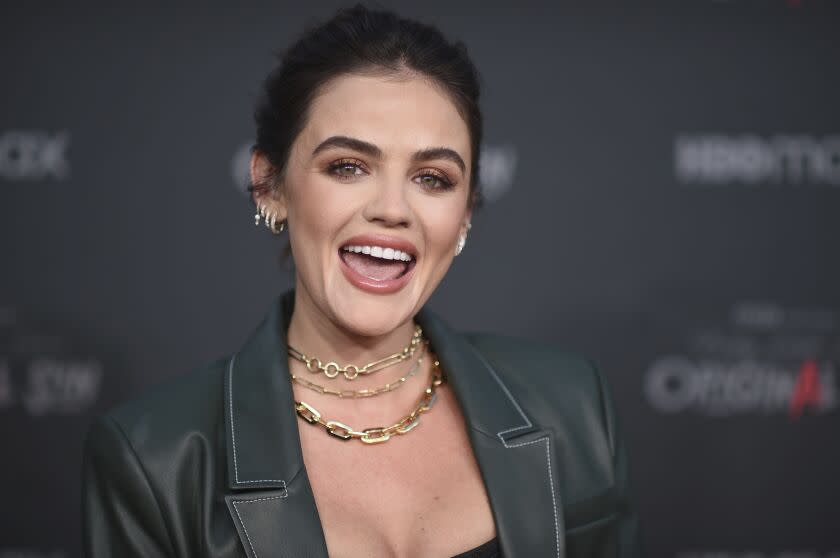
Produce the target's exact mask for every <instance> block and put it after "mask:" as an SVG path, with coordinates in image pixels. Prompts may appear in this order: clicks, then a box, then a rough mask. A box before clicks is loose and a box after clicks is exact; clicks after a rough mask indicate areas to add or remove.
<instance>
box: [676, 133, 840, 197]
mask: <svg viewBox="0 0 840 558" xmlns="http://www.w3.org/2000/svg"><path fill="white" fill-rule="evenodd" d="M674 173H675V175H676V179H677V181H678V182H679V183H681V184H684V185H691V186H716V187H719V186H754V185H770V184H773V185H784V186H840V135H827V136H811V135H781V134H779V135H771V136H766V137H764V136H759V135H750V134H744V135H722V134H681V135H678V136H677V137H676V139H675V140H674Z"/></svg>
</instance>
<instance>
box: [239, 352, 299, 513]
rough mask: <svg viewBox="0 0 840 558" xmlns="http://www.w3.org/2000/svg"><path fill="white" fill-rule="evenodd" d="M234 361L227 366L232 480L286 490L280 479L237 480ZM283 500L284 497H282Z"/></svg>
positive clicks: (284, 482) (284, 483) (283, 482)
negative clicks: (274, 485)
mask: <svg viewBox="0 0 840 558" xmlns="http://www.w3.org/2000/svg"><path fill="white" fill-rule="evenodd" d="M235 360H236V354H234V355H233V356H232V357H230V363H229V364H228V406H229V411H230V439H231V443H232V444H233V478H234V480H235V481H236V484H245V483H252V482H279V483H280V484H281V488H282V489H283V490H285V489H286V481H284V480H281V479H257V480H242V481H241V480H239V464H238V461H237V459H236V429H235V428H234V424H233V362H234V361H235ZM283 497H284V498H285V496H283Z"/></svg>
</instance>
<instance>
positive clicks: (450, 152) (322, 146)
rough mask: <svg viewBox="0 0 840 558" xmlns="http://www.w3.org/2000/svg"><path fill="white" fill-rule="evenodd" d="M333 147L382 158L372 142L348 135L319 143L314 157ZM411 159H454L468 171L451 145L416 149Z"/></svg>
mask: <svg viewBox="0 0 840 558" xmlns="http://www.w3.org/2000/svg"><path fill="white" fill-rule="evenodd" d="M331 147H346V148H348V149H353V150H355V151H358V152H360V153H364V154H365V155H369V156H371V157H375V158H377V159H378V158H380V157H382V150H381V149H379V148H378V147H377V146H375V145H374V144H372V143H368V142H366V141H362V140H360V139H356V138H351V137H348V136H330V137H328V138H327V139H325V140H324V141H322V142H321V143H319V144H318V147H316V148H315V149H314V150H313V151H312V156H313V157H314V156H315V155H317V154H318V153H320V152H321V151H325V150H327V149H329V148H331ZM411 159H412V160H413V161H415V162H426V161H432V160H434V159H446V160H449V161H452V162H453V163H455V164H456V165H458V168H460V169H461V172H462V173H465V172H466V171H467V165H466V163H464V159H462V158H461V156H460V155H458V152H457V151H455V150H454V149H450V148H449V147H428V148H426V149H421V150H419V151H415V152H414V154H413V155H412V156H411Z"/></svg>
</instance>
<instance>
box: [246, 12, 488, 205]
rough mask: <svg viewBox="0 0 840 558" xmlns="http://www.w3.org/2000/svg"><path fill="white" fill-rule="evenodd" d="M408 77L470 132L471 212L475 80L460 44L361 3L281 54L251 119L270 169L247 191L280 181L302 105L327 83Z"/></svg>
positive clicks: (473, 198) (477, 141)
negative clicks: (428, 83) (430, 89)
mask: <svg viewBox="0 0 840 558" xmlns="http://www.w3.org/2000/svg"><path fill="white" fill-rule="evenodd" d="M404 71H410V72H411V71H413V72H418V73H421V74H423V75H424V76H426V77H428V78H431V79H432V80H433V82H434V83H436V84H437V85H438V86H440V87H441V88H442V90H443V91H445V92H446V93H447V94H448V95H449V97H450V98H451V99H452V102H453V103H454V104H455V107H456V108H457V110H458V112H459V114H460V115H461V117H462V118H463V119H464V122H466V124H467V128H468V130H469V133H470V141H471V148H472V160H471V162H470V197H469V203H470V204H471V206H477V205H478V204H479V203H480V199H481V196H480V192H479V186H478V185H479V182H478V160H479V150H480V146H481V134H482V116H481V110H480V109H479V104H478V97H479V75H478V71H477V70H476V68H475V66H474V65H473V63H472V61H471V60H470V58H469V56H468V54H467V48H466V46H464V44H463V43H461V42H460V41H457V42H454V43H453V42H449V41H447V40H446V38H445V37H444V36H443V34H442V33H441V32H440V31H439V30H438V29H437V28H435V27H433V26H431V25H427V24H424V23H419V22H416V21H412V20H408V19H403V18H401V17H399V16H398V15H396V14H395V13H393V12H389V11H380V10H371V9H368V8H366V7H365V6H363V5H361V4H356V5H355V6H353V7H351V8H343V9H341V10H339V11H338V12H337V13H336V14H335V15H334V16H333V17H332V18H330V19H329V20H327V21H326V22H324V23H321V24H320V25H318V26H316V27H313V28H310V29H308V30H307V31H306V32H305V33H304V34H303V35H302V36H301V37H300V38H299V39H298V40H297V41H296V42H295V43H294V44H292V45H291V46H290V47H289V48H288V49H287V50H286V51H285V52H284V53H283V54H282V55H281V56H280V64H279V65H278V66H277V67H276V68H275V69H274V70H273V71H272V72H271V73H270V74H269V75H268V77H267V78H266V79H265V82H264V84H263V90H262V95H261V96H260V99H259V101H258V103H257V107H256V111H255V112H254V118H255V120H256V124H257V140H256V144H255V145H254V146H253V147H252V152H253V151H259V152H261V153H263V154H264V155H265V156H266V157H267V158H268V161H269V162H270V163H271V166H272V167H273V172H272V174H271V176H269V177H268V179H267V180H266V181H264V182H260V183H257V184H251V185H250V186H249V187H248V190H249V191H252V192H254V193H256V194H258V195H259V194H262V193H265V192H267V191H269V190H270V189H272V188H274V187H276V185H277V183H278V179H279V178H282V176H283V174H284V172H285V170H286V163H287V161H288V158H289V152H290V151H291V147H292V143H294V140H295V138H296V137H297V136H298V134H300V132H301V131H302V130H303V128H304V127H305V125H306V122H307V117H308V110H309V107H310V105H311V103H312V101H313V99H314V98H315V96H316V95H317V92H318V90H319V89H320V87H321V86H323V85H324V84H325V83H326V82H328V81H329V80H331V79H333V78H336V77H338V76H340V75H346V74H353V73H356V74H366V75H370V74H374V75H385V74H392V73H400V72H404Z"/></svg>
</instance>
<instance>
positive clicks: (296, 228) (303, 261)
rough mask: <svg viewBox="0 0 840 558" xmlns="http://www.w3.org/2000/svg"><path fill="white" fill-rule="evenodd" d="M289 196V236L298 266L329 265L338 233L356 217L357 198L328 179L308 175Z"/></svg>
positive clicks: (296, 182)
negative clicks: (355, 205)
mask: <svg viewBox="0 0 840 558" xmlns="http://www.w3.org/2000/svg"><path fill="white" fill-rule="evenodd" d="M292 184H293V186H292V188H291V189H290V192H289V233H290V235H291V236H292V248H293V250H294V255H295V264H296V265H297V266H298V267H300V268H308V269H313V268H314V267H315V266H325V265H328V264H329V262H330V257H331V256H332V248H333V245H334V243H335V239H336V238H337V236H338V233H339V231H340V230H341V229H342V227H344V226H345V225H346V223H347V222H348V221H350V220H351V219H352V217H353V214H354V212H355V211H356V208H355V207H354V203H357V201H356V202H354V196H352V193H351V192H349V191H348V189H346V188H345V189H342V188H337V187H336V185H335V184H334V183H331V182H330V181H329V179H328V178H326V177H322V176H318V175H314V174H313V175H307V176H303V177H301V178H299V179H298V180H297V181H295V182H294V183H292Z"/></svg>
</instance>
